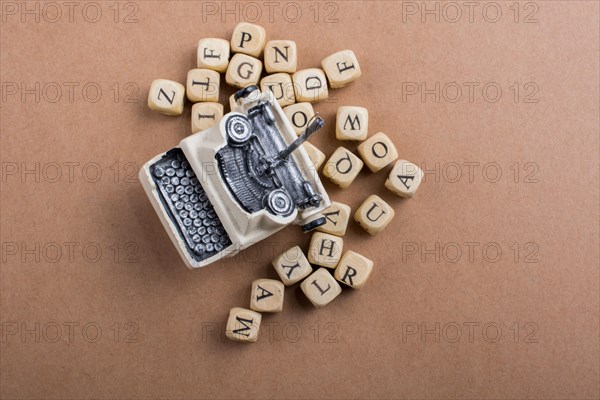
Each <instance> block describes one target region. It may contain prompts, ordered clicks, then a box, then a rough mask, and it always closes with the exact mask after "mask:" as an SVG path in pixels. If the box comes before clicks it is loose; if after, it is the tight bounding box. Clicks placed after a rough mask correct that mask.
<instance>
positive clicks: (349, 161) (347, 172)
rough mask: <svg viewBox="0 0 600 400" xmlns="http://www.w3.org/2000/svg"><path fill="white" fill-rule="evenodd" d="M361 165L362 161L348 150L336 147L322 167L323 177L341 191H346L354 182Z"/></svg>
mask: <svg viewBox="0 0 600 400" xmlns="http://www.w3.org/2000/svg"><path fill="white" fill-rule="evenodd" d="M363 165H364V163H363V162H362V160H361V159H360V158H358V157H357V156H356V155H354V153H352V152H351V151H350V150H348V149H346V148H344V147H338V148H337V150H336V151H334V152H333V154H332V155H331V157H329V160H327V163H326V164H325V166H324V167H323V175H325V176H326V177H327V178H329V179H331V181H332V182H333V183H335V184H336V185H338V186H339V187H341V188H342V189H346V188H347V187H348V186H350V184H351V183H352V182H354V179H355V178H356V177H357V176H358V173H359V172H360V170H361V169H362V167H363Z"/></svg>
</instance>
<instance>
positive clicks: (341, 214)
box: [317, 201, 352, 236]
mask: <svg viewBox="0 0 600 400" xmlns="http://www.w3.org/2000/svg"><path fill="white" fill-rule="evenodd" d="M351 211H352V209H351V208H350V206H347V205H346V204H342V203H338V202H336V201H332V202H331V205H330V206H329V207H328V208H326V209H325V210H323V212H322V214H323V216H324V217H325V218H327V222H326V223H325V224H324V225H321V226H319V227H318V228H317V230H318V231H319V232H325V233H329V234H331V235H336V236H344V235H345V234H346V228H347V227H348V221H349V220H350V212H351Z"/></svg>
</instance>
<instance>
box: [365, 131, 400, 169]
mask: <svg viewBox="0 0 600 400" xmlns="http://www.w3.org/2000/svg"><path fill="white" fill-rule="evenodd" d="M357 150H358V154H360V157H361V158H362V159H363V161H364V162H365V164H367V167H368V168H369V169H370V170H371V171H372V172H377V171H379V170H380V169H382V168H385V167H386V166H387V165H389V164H390V163H392V162H394V161H395V160H396V159H397V158H398V150H396V146H394V143H393V142H392V141H391V140H390V138H389V137H388V136H387V135H386V134H385V133H383V132H379V133H376V134H375V135H373V136H371V137H370V138H368V139H367V140H365V141H364V142H362V143H361V144H360V145H359V146H358V148H357Z"/></svg>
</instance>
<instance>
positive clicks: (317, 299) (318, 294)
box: [300, 268, 342, 307]
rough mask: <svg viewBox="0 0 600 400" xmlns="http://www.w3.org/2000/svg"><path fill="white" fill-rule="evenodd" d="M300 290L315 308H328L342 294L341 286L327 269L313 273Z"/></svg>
mask: <svg viewBox="0 0 600 400" xmlns="http://www.w3.org/2000/svg"><path fill="white" fill-rule="evenodd" d="M300 288H301V289H302V291H303V292H304V294H305V295H306V297H308V300H310V302H311V303H312V304H313V305H314V306H315V307H323V306H326V305H327V304H329V303H331V301H332V300H333V299H335V298H336V297H337V296H338V295H339V294H340V293H342V287H341V286H340V284H339V283H337V281H336V280H335V279H334V277H333V276H331V274H330V273H329V271H327V270H326V269H325V268H319V269H318V270H316V271H315V272H313V273H312V275H311V276H309V277H308V278H306V279H305V280H304V282H302V283H301V284H300Z"/></svg>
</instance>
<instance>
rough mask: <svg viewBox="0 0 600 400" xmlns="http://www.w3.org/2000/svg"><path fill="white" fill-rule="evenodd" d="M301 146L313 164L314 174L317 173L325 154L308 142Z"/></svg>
mask: <svg viewBox="0 0 600 400" xmlns="http://www.w3.org/2000/svg"><path fill="white" fill-rule="evenodd" d="M303 146H304V149H306V152H307V153H308V157H309V158H310V160H311V161H312V162H313V164H312V167H313V168H314V170H315V172H319V168H321V164H323V161H325V154H324V153H323V152H322V151H321V150H319V148H318V147H316V146H315V145H314V144H312V143H310V142H304V144H303Z"/></svg>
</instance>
